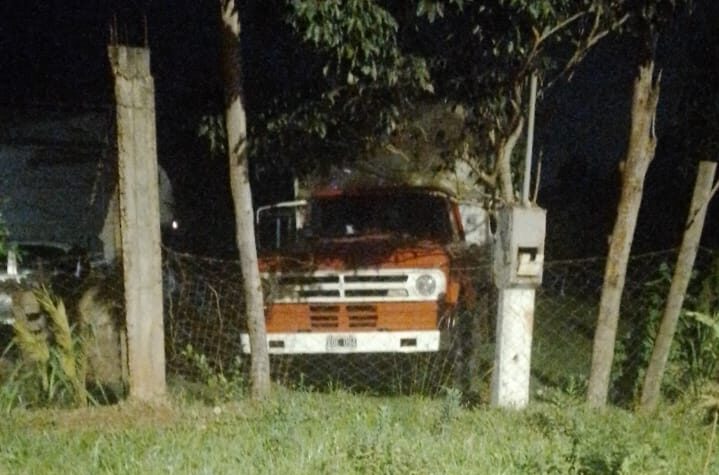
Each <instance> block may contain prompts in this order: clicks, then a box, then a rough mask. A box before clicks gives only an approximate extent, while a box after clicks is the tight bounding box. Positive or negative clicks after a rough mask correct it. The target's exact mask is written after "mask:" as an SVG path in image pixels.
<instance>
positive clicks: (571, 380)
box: [165, 249, 719, 402]
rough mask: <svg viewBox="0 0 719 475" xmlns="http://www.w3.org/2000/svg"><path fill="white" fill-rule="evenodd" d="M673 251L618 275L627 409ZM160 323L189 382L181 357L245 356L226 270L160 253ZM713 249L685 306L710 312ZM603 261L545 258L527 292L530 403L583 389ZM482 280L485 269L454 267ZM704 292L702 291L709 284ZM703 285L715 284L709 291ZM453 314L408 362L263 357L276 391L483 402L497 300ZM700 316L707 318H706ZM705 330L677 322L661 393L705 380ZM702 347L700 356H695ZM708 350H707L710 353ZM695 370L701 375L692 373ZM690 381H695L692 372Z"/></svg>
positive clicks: (188, 361)
mask: <svg viewBox="0 0 719 475" xmlns="http://www.w3.org/2000/svg"><path fill="white" fill-rule="evenodd" d="M675 260H676V251H673V250H671V251H665V252H656V253H649V254H642V255H635V256H633V257H632V258H631V260H630V263H629V267H628V269H627V278H626V284H625V289H624V295H623V299H622V307H621V316H620V322H619V328H618V332H617V346H616V352H615V359H614V369H613V371H612V394H611V396H612V399H613V400H615V401H622V402H626V401H630V400H631V399H632V398H633V397H634V396H635V394H636V389H637V384H638V381H639V380H640V377H641V374H642V370H643V368H645V367H646V364H647V362H648V359H649V356H650V354H651V347H652V342H653V335H654V332H655V331H656V328H657V326H658V323H659V320H660V318H661V312H662V309H663V305H664V300H665V298H666V295H667V292H668V289H669V284H670V280H671V267H672V266H673V265H674V262H675ZM165 264H166V265H165V269H166V272H165V274H166V279H167V282H166V283H167V284H168V285H167V286H166V288H167V292H166V295H167V300H166V304H165V305H166V323H165V325H166V326H165V330H166V335H167V355H168V367H169V370H170V371H171V372H173V373H180V374H184V375H186V376H187V377H192V375H193V371H194V370H195V369H196V368H195V367H194V366H195V365H193V363H192V358H188V356H191V355H189V354H188V351H187V350H188V347H191V348H192V352H191V353H194V354H195V355H198V354H199V355H204V357H205V358H206V361H207V363H208V364H209V365H211V367H213V368H215V369H217V370H218V371H225V370H227V369H228V368H230V367H232V366H233V365H236V364H237V363H238V358H239V359H240V361H243V362H245V361H246V360H247V358H248V357H247V356H246V355H243V354H242V352H241V349H240V333H242V332H243V331H245V330H244V329H245V326H244V322H243V319H242V314H243V310H242V292H243V290H242V285H241V274H240V270H239V265H238V263H236V262H228V261H218V260H214V259H207V258H201V257H197V256H191V255H185V254H177V253H173V252H168V253H167V259H166V260H165ZM717 265H719V264H717V253H716V252H715V251H711V250H708V249H700V252H699V255H698V258H697V263H696V266H695V278H694V280H693V282H692V285H691V288H690V291H689V296H688V298H687V302H686V305H685V306H686V307H687V308H690V309H699V308H703V309H705V311H708V313H709V314H710V315H711V312H712V311H713V312H716V311H717V309H719V303H718V302H717V299H718V297H717V294H718V293H719V287H717V282H716V280H717V279H719V277H718V276H719V269H717ZM604 267H605V259H604V258H590V259H578V260H567V261H555V262H547V263H546V264H545V269H544V277H543V285H542V286H541V287H540V288H539V289H537V293H536V307H535V314H534V330H533V341H532V354H531V389H532V394H533V395H539V396H541V395H547V394H552V393H554V392H556V391H560V392H565V393H567V392H568V393H575V394H577V395H581V394H583V392H584V389H585V387H584V386H585V384H586V380H587V378H588V375H589V368H590V364H591V357H592V345H593V337H594V328H595V325H596V319H597V313H598V305H599V299H600V295H601V290H602V282H603V273H604ZM459 270H461V271H464V272H465V273H467V274H468V275H473V276H486V275H487V272H486V271H487V269H486V268H480V267H476V268H463V269H459ZM712 278H713V279H715V280H714V284H712V283H711V279H712ZM712 285H714V287H712ZM476 288H481V289H483V290H482V292H484V293H489V294H490V295H488V296H487V297H488V298H484V299H480V300H478V305H477V304H475V305H473V306H471V307H472V308H465V309H462V310H460V314H459V315H457V318H456V319H455V322H456V323H455V328H454V330H453V331H452V332H451V340H450V341H449V344H448V345H447V346H446V347H445V350H443V351H439V352H436V353H412V354H322V355H285V356H276V355H273V356H272V358H271V359H272V375H273V378H274V379H275V380H276V381H278V382H280V383H281V384H287V385H302V386H304V387H311V388H318V389H323V388H330V387H333V388H336V387H338V386H339V387H343V388H346V389H350V390H358V391H364V392H369V393H398V394H399V393H413V392H418V393H429V394H432V393H435V392H437V391H439V390H441V389H442V388H446V387H458V388H459V389H461V390H462V391H463V392H465V393H467V394H470V395H473V396H474V397H476V398H479V400H483V401H484V400H487V399H488V398H489V388H490V380H491V374H492V368H493V361H494V350H495V336H494V331H495V325H496V313H497V310H496V298H495V297H496V296H495V295H494V293H495V292H496V291H493V289H492V287H491V286H489V287H488V286H487V285H486V282H483V283H480V285H477V286H476ZM707 309H708V310H707ZM704 327H705V324H704V323H702V322H698V321H696V320H692V319H691V318H689V317H686V318H684V319H683V320H682V324H681V325H680V327H679V330H678V333H677V338H676V344H675V347H676V348H675V349H674V350H673V352H672V358H671V360H670V367H669V374H668V377H667V379H668V380H669V382H668V385H669V387H668V390H669V391H679V390H681V388H686V387H687V386H686V385H687V384H688V382H689V380H690V379H691V378H693V377H696V376H697V374H696V373H702V372H704V373H710V372H711V371H712V369H713V368H714V367H713V366H712V364H713V361H711V356H710V355H704V356H703V357H704V358H705V360H706V361H700V360H701V358H702V355H701V351H702V350H701V349H702V345H703V343H702V339H706V338H709V337H710V335H709V334H708V333H707V330H708V328H704ZM705 349H706V348H705ZM715 353H716V351H715ZM702 365H703V366H704V368H700V367H699V366H702ZM700 376H701V375H700Z"/></svg>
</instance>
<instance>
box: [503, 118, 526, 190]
mask: <svg viewBox="0 0 719 475" xmlns="http://www.w3.org/2000/svg"><path fill="white" fill-rule="evenodd" d="M523 129H524V119H523V118H521V117H520V118H519V120H518V121H517V125H516V126H515V127H514V129H513V130H512V132H511V133H510V134H509V136H508V137H506V138H502V139H500V141H499V144H498V145H497V153H496V155H497V166H496V169H497V176H498V178H499V187H500V192H501V196H502V199H503V200H504V202H505V203H506V204H512V203H514V185H513V184H512V152H514V147H515V146H516V145H517V141H518V140H519V136H520V135H521V133H522V130H523Z"/></svg>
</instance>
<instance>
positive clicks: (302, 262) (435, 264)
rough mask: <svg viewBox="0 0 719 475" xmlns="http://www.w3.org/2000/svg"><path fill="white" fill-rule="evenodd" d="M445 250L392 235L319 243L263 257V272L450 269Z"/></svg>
mask: <svg viewBox="0 0 719 475" xmlns="http://www.w3.org/2000/svg"><path fill="white" fill-rule="evenodd" d="M449 259H450V257H449V254H448V252H447V249H446V247H445V246H443V245H441V244H439V243H437V242H434V241H428V240H409V239H402V238H398V237H395V236H389V235H371V236H358V237H344V238H338V239H317V240H313V241H312V242H310V243H309V244H307V245H305V246H303V247H302V248H298V249H294V250H291V251H288V250H282V251H281V252H275V253H271V254H266V255H261V256H260V270H261V271H262V272H312V271H317V270H329V269H331V270H352V269H378V268H383V269H387V268H390V269H391V268H412V267H420V268H447V267H448V265H449Z"/></svg>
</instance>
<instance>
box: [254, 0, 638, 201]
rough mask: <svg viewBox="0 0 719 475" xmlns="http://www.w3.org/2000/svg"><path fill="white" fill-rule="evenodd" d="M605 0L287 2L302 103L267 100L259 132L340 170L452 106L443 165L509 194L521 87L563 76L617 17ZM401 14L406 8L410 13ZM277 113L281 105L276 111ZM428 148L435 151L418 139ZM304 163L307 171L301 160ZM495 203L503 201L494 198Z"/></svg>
mask: <svg viewBox="0 0 719 475" xmlns="http://www.w3.org/2000/svg"><path fill="white" fill-rule="evenodd" d="M622 5H623V3H622V2H616V1H611V0H576V1H575V0H492V1H483V2H479V1H466V0H449V1H432V0H421V1H419V2H417V3H415V4H410V5H408V4H407V3H406V2H396V1H387V2H378V1H373V0H351V1H347V2H340V1H339V0H333V1H327V2H316V1H314V0H293V1H292V2H291V3H290V7H289V9H288V12H287V22H288V24H289V25H290V26H291V27H292V28H293V30H294V31H295V32H296V34H297V35H298V37H299V38H300V39H301V41H302V42H303V44H304V45H305V46H307V47H308V51H307V52H308V54H309V55H314V57H315V58H316V59H317V64H318V68H317V70H316V71H315V72H314V74H315V75H316V82H315V83H314V87H313V88H312V90H311V91H309V94H303V98H304V100H301V101H296V102H294V104H292V105H291V102H293V101H290V100H287V99H281V100H278V101H277V102H276V103H275V104H274V107H271V108H269V109H268V113H267V114H266V115H265V116H264V117H262V118H261V120H260V121H259V122H258V124H262V125H259V126H260V127H262V128H264V132H265V133H266V134H263V135H265V136H270V137H272V139H271V140H269V141H266V142H264V143H258V144H257V145H258V148H257V149H256V150H257V151H258V152H259V153H260V154H261V155H265V156H276V155H277V152H275V153H273V152H272V150H275V151H279V150H281V151H282V154H283V155H285V156H286V157H288V158H289V157H294V160H293V159H289V160H288V162H291V163H293V164H295V165H297V164H298V163H302V162H308V161H307V160H306V159H305V160H303V157H301V155H302V154H305V155H307V152H308V151H311V152H312V155H314V156H315V157H316V156H321V157H324V158H326V159H327V158H328V159H329V160H330V161H339V160H351V159H354V158H358V157H363V156H366V155H367V154H368V153H369V150H371V148H372V147H371V145H372V144H376V143H377V142H382V141H384V142H391V139H392V136H393V134H394V135H397V134H401V133H404V132H406V131H407V130H408V129H411V128H412V121H413V120H414V119H416V114H417V113H418V110H421V109H418V107H420V106H421V105H422V104H427V103H432V104H444V105H445V106H446V107H447V108H449V109H452V108H456V106H461V111H462V116H463V117H464V124H463V126H462V133H461V134H459V136H458V137H457V139H456V140H453V141H450V142H447V143H444V144H443V147H444V149H445V150H444V153H443V154H442V155H443V156H444V157H445V158H446V165H447V166H449V167H452V166H454V164H456V161H457V160H458V159H461V160H464V161H465V162H466V163H467V164H468V165H469V166H470V167H471V169H473V170H474V176H475V179H476V180H477V181H478V182H481V183H482V184H483V185H485V186H488V187H489V188H490V189H496V188H497V187H498V186H499V182H498V176H499V175H502V176H503V179H504V183H505V185H504V188H508V187H511V180H512V177H511V164H510V163H509V161H510V159H511V156H512V151H513V149H514V145H515V144H516V143H517V140H518V138H519V136H520V133H521V132H522V130H523V124H524V115H525V109H526V102H525V99H524V95H525V88H526V86H527V84H528V78H529V77H530V76H531V75H532V74H536V75H538V76H539V77H540V80H541V84H543V85H544V86H545V87H548V86H550V85H551V84H553V83H554V82H555V81H556V79H557V78H558V77H561V76H562V75H563V74H566V73H568V72H569V71H571V69H572V68H573V67H574V66H575V65H576V64H578V63H579V62H580V61H581V59H582V58H583V57H584V55H585V54H586V53H587V51H589V50H590V49H591V47H593V46H594V45H595V44H596V43H597V42H598V41H599V40H600V39H602V38H603V37H605V36H606V35H607V34H608V33H610V32H612V31H613V30H616V29H619V28H620V27H621V26H622V25H623V24H624V23H625V22H626V20H627V18H628V14H627V13H626V12H625V11H624V10H623V9H622V8H621V6H622ZM410 7H411V8H410ZM305 92H308V91H305ZM285 106H290V107H286V108H285ZM428 137H429V138H428V140H434V137H433V135H432V134H431V133H430V134H428ZM309 162H312V161H311V160H310V161H309ZM503 196H504V198H505V199H506V200H511V199H512V198H513V190H503Z"/></svg>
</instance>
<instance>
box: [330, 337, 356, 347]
mask: <svg viewBox="0 0 719 475" xmlns="http://www.w3.org/2000/svg"><path fill="white" fill-rule="evenodd" d="M354 348H357V337H356V336H354V335H327V349H328V350H337V349H354Z"/></svg>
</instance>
